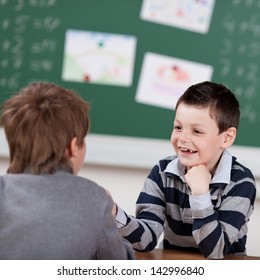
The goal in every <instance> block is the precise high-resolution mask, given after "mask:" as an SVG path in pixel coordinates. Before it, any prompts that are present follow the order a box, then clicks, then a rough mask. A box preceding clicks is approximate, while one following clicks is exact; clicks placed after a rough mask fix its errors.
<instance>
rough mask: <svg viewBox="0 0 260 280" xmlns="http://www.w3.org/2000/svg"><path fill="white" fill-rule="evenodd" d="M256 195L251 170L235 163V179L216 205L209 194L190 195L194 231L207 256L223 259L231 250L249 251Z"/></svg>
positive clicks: (200, 246) (236, 251)
mask: <svg viewBox="0 0 260 280" xmlns="http://www.w3.org/2000/svg"><path fill="white" fill-rule="evenodd" d="M255 196H256V187H255V180H254V178H253V175H252V173H251V172H250V171H249V170H248V169H245V168H242V167H241V166H234V168H233V170H232V178H231V182H230V184H228V185H227V186H226V187H225V189H224V191H223V194H222V195H221V196H220V197H219V199H218V201H217V203H216V205H215V206H213V204H212V202H211V198H210V194H209V193H207V194H203V195H197V196H192V195H190V207H191V212H192V217H193V227H192V234H193V237H194V239H195V241H196V243H197V244H198V246H199V248H200V251H201V252H202V254H203V255H204V256H205V257H207V258H212V259H221V258H223V257H224V256H225V255H227V254H229V253H246V247H245V245H246V235H247V223H248V221H249V218H250V216H251V214H252V211H253V205H254V201H255Z"/></svg>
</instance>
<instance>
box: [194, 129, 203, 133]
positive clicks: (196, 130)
mask: <svg viewBox="0 0 260 280" xmlns="http://www.w3.org/2000/svg"><path fill="white" fill-rule="evenodd" d="M194 133H195V134H201V133H202V132H201V131H200V130H198V129H194Z"/></svg>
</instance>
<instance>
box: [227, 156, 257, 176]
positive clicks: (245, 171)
mask: <svg viewBox="0 0 260 280" xmlns="http://www.w3.org/2000/svg"><path fill="white" fill-rule="evenodd" d="M245 177H247V178H251V179H252V180H255V178H254V175H253V173H252V171H251V170H250V169H249V168H248V167H246V166H245V165H243V164H242V163H240V162H239V161H238V160H237V158H236V157H235V156H232V167H231V178H236V179H239V178H245Z"/></svg>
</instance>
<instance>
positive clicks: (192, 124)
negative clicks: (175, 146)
mask: <svg viewBox="0 0 260 280" xmlns="http://www.w3.org/2000/svg"><path fill="white" fill-rule="evenodd" d="M175 122H177V123H180V124H181V121H179V120H178V119H174V121H173V123H175ZM189 125H191V126H201V127H205V125H203V124H201V123H190V124H189Z"/></svg>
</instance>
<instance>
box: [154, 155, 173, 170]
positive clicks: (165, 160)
mask: <svg viewBox="0 0 260 280" xmlns="http://www.w3.org/2000/svg"><path fill="white" fill-rule="evenodd" d="M177 158H178V156H177V155H171V156H166V157H165V158H162V159H160V160H159V162H158V166H159V168H160V170H161V171H164V170H165V169H166V167H167V166H168V164H169V163H171V162H172V161H174V160H176V159H177Z"/></svg>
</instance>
